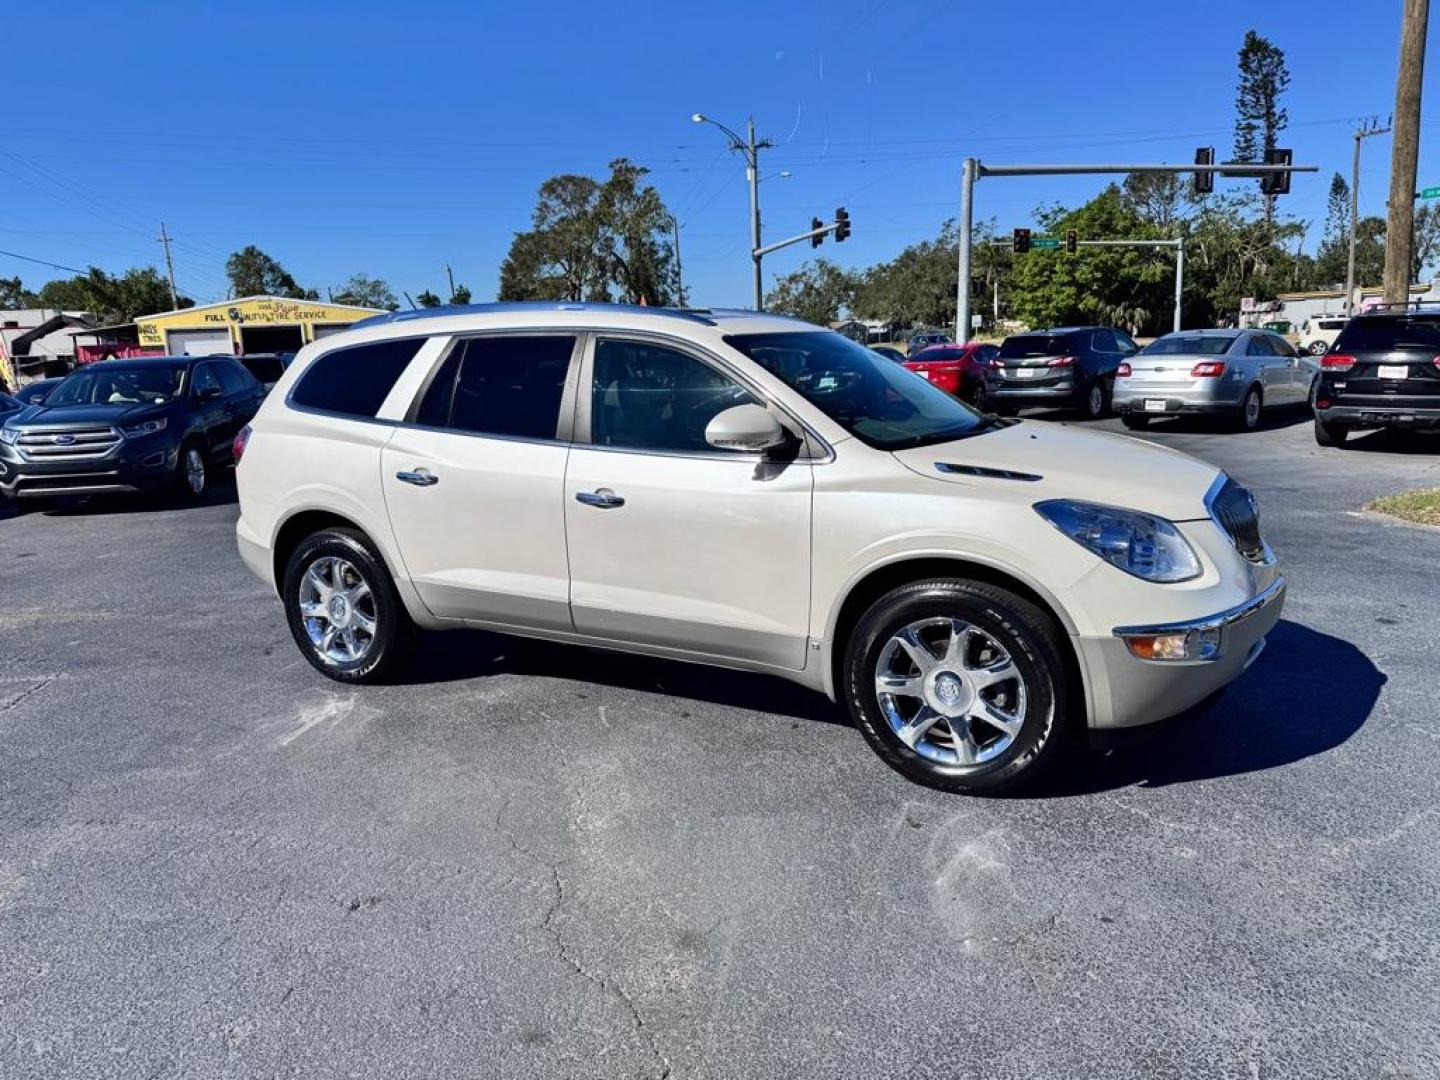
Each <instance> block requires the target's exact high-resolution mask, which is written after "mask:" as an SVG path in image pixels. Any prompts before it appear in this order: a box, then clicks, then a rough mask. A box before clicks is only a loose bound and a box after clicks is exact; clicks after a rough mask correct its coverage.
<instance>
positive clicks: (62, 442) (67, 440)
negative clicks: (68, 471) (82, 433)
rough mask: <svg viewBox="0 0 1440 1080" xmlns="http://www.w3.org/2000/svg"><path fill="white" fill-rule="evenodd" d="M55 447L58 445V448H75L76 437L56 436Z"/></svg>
mask: <svg viewBox="0 0 1440 1080" xmlns="http://www.w3.org/2000/svg"><path fill="white" fill-rule="evenodd" d="M55 445H56V446H74V445H75V436H74V435H56V436H55Z"/></svg>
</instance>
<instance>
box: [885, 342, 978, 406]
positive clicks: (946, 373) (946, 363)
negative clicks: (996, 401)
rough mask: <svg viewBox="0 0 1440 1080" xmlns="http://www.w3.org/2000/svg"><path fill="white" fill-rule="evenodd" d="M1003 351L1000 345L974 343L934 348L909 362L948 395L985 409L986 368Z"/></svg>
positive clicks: (936, 346)
mask: <svg viewBox="0 0 1440 1080" xmlns="http://www.w3.org/2000/svg"><path fill="white" fill-rule="evenodd" d="M999 352H1000V347H999V346H998V345H982V344H980V343H979V342H976V341H971V342H967V343H966V344H964V345H953V344H952V345H932V346H930V348H928V349H925V350H923V351H921V352H918V353H916V354H915V355H914V356H912V357H910V358H909V359H908V360H906V361H905V366H906V367H907V368H909V369H910V370H911V371H914V372H916V373H918V374H920V375H924V376H925V378H927V379H929V380H930V381H931V382H932V383H934V384H935V385H936V386H938V387H940V389H941V390H944V391H945V392H946V393H947V394H953V395H954V396H955V397H958V398H960V399H961V400H962V401H967V402H969V403H970V404H971V405H974V406H977V407H979V408H983V407H984V405H985V369H986V368H987V367H988V366H989V364H990V361H991V360H992V359H994V358H995V356H996V354H997V353H999Z"/></svg>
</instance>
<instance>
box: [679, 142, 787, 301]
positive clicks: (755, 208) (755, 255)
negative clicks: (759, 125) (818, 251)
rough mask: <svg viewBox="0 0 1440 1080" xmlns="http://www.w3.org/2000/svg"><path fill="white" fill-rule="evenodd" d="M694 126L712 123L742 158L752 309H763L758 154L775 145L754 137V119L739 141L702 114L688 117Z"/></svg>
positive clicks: (762, 255)
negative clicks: (747, 200)
mask: <svg viewBox="0 0 1440 1080" xmlns="http://www.w3.org/2000/svg"><path fill="white" fill-rule="evenodd" d="M690 119H691V120H693V121H694V122H695V123H697V124H713V125H714V126H715V127H717V128H719V129H720V130H721V131H723V132H724V133H725V134H726V136H728V137H729V139H730V149H731V150H739V151H740V152H741V153H742V154H744V155H745V179H746V180H747V181H748V182H749V184H750V261H751V263H753V271H754V280H755V310H756V311H764V310H765V285H764V279H763V278H762V276H761V273H760V260H761V258H763V257H764V255H765V252H764V250H762V248H761V246H760V151H761V150H768V149H770V148H771V147H772V146H774V145H775V144H774V143H772V142H771V141H770V140H769V139H756V138H755V118H754V117H753V116H752V117H750V124H749V127H748V128H747V137H746V138H744V139H741V138H740V136H739V135H736V134H735V132H733V131H731V130H730V129H729V128H728V127H726V126H725V125H724V124H722V123H720V122H719V121H718V120H711V119H710V118H709V117H708V116H705V115H704V114H702V113H695V114H694V115H693V116H691V117H690Z"/></svg>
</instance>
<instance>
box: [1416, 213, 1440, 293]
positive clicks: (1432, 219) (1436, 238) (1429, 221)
mask: <svg viewBox="0 0 1440 1080" xmlns="http://www.w3.org/2000/svg"><path fill="white" fill-rule="evenodd" d="M1437 258H1440V206H1437V205H1436V204H1434V203H1426V204H1425V205H1424V206H1422V207H1420V209H1419V210H1416V211H1415V244H1414V253H1413V255H1412V257H1411V260H1410V263H1411V265H1410V280H1411V281H1419V280H1420V275H1421V274H1422V273H1423V272H1424V271H1425V268H1426V267H1433V266H1434V264H1435V261H1436V259H1437Z"/></svg>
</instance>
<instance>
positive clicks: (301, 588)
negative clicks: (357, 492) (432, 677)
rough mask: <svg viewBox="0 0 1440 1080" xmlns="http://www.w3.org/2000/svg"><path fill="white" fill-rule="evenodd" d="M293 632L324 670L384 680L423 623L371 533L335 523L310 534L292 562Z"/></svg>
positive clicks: (288, 592)
mask: <svg viewBox="0 0 1440 1080" xmlns="http://www.w3.org/2000/svg"><path fill="white" fill-rule="evenodd" d="M283 590H284V593H283V595H284V600H285V615H286V621H287V622H288V623H289V624H290V634H291V636H292V637H294V638H295V644H296V645H298V646H299V647H300V651H301V652H302V653H304V655H305V659H306V660H308V661H309V662H310V664H311V666H313V667H314V668H315V669H316V670H317V671H319V672H320V673H321V674H323V675H326V676H328V677H329V678H331V679H334V680H335V681H336V682H343V683H372V682H380V681H383V680H384V679H386V678H387V677H389V676H390V675H393V674H394V672H395V671H397V670H398V669H399V668H400V667H401V666H402V665H403V663H404V661H405V660H406V658H407V654H408V652H409V647H410V643H411V639H412V638H413V636H414V632H415V626H414V623H413V622H411V620H410V616H409V613H407V612H406V610H405V605H404V604H402V603H401V602H400V595H399V593H398V592H396V589H395V581H394V579H393V578H392V577H391V576H390V571H389V570H387V569H386V568H385V563H384V560H382V559H381V558H380V556H379V554H378V553H377V552H376V551H375V549H374V546H373V545H372V544H371V542H370V540H369V538H368V537H366V536H365V534H364V533H362V532H360V531H359V530H358V529H347V528H334V529H324V530H322V531H320V532H317V533H313V534H311V535H310V536H307V537H306V538H305V539H304V540H302V541H301V542H300V544H299V546H298V547H296V548H295V550H294V551H293V552H292V553H291V555H290V558H289V560H288V561H287V562H286V565H285V579H284V585H283Z"/></svg>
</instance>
